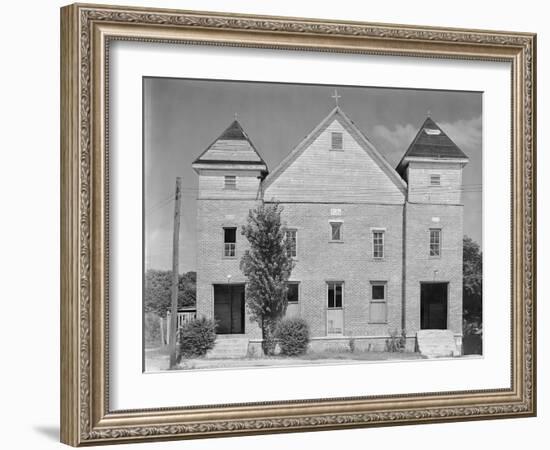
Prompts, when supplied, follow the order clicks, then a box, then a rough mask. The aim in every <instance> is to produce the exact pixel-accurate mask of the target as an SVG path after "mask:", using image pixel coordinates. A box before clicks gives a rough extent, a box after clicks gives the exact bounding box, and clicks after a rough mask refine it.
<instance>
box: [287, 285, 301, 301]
mask: <svg viewBox="0 0 550 450" xmlns="http://www.w3.org/2000/svg"><path fill="white" fill-rule="evenodd" d="M287 287H288V290H287V291H286V300H287V302H288V303H298V301H299V300H300V283H299V282H298V281H289V282H288V283H287Z"/></svg>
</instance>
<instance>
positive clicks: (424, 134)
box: [396, 116, 468, 176]
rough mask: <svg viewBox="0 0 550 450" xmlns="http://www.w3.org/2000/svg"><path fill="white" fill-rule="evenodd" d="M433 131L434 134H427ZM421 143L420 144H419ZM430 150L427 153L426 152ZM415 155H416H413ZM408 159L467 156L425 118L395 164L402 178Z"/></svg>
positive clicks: (437, 126)
mask: <svg viewBox="0 0 550 450" xmlns="http://www.w3.org/2000/svg"><path fill="white" fill-rule="evenodd" d="M427 130H430V131H435V132H431V133H430V132H428V131H427ZM421 141H422V142H421ZM436 148H439V149H446V150H445V152H436V151H435V149H436ZM427 149H430V151H429V152H427V151H426V150H427ZM415 153H416V154H415ZM409 157H425V158H434V159H443V158H447V159H464V158H466V159H467V158H468V156H467V155H466V154H465V153H464V152H463V151H462V150H461V149H460V147H458V145H456V143H455V142H454V141H453V140H452V139H451V138H450V137H449V135H448V134H447V133H445V131H444V130H443V129H442V128H441V127H440V126H439V124H438V123H437V122H436V121H435V120H433V119H432V118H431V116H428V117H426V119H425V120H424V122H423V123H422V125H421V126H420V128H419V129H418V132H417V133H416V135H415V137H414V139H413V140H412V142H411V143H410V144H409V146H408V147H407V150H406V151H405V153H404V154H403V156H402V157H401V160H400V161H399V163H398V164H397V167H396V170H397V172H398V173H399V174H400V175H401V176H403V170H404V168H405V166H406V162H405V159H406V158H409Z"/></svg>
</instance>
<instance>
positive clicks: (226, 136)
mask: <svg viewBox="0 0 550 450" xmlns="http://www.w3.org/2000/svg"><path fill="white" fill-rule="evenodd" d="M193 164H225V165H227V164H239V165H243V164H244V165H247V164H254V165H264V166H266V169H267V165H266V164H265V162H264V160H263V159H262V157H261V156H260V154H259V153H258V150H256V147H254V144H253V143H252V141H251V140H250V138H249V137H248V135H247V134H246V133H245V131H244V130H243V128H242V126H241V124H240V123H239V122H238V121H237V120H234V121H233V122H232V123H231V125H229V127H227V128H226V130H225V131H224V132H223V133H222V134H221V135H220V136H219V137H218V138H217V139H216V140H215V141H214V142H212V143H211V144H210V145H209V146H208V147H207V148H206V150H205V151H204V152H202V153H201V155H200V156H199V157H198V158H197V159H196V160H195V161H194V162H193Z"/></svg>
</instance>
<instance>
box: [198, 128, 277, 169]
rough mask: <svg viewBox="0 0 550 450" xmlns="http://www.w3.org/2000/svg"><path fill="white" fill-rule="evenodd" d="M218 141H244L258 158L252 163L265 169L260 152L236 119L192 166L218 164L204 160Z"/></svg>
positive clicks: (236, 161)
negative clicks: (261, 165) (209, 163)
mask: <svg viewBox="0 0 550 450" xmlns="http://www.w3.org/2000/svg"><path fill="white" fill-rule="evenodd" d="M219 141H246V142H247V143H248V144H249V145H250V148H251V149H252V151H253V152H254V154H255V155H256V156H257V157H258V159H259V161H254V162H255V163H257V164H263V165H264V166H266V168H267V164H266V163H265V161H264V159H263V158H262V155H260V152H259V151H258V149H257V148H256V146H255V145H254V143H253V142H252V139H251V138H250V137H249V136H248V134H247V133H246V131H245V130H244V128H243V126H242V124H241V123H240V122H239V120H238V119H237V118H235V119H233V121H232V122H231V123H230V124H229V126H228V127H227V128H226V129H225V130H224V131H223V132H222V133H221V134H220V135H219V136H218V137H217V138H215V139H214V140H213V141H212V142H211V143H210V144H209V145H208V146H207V147H206V149H205V150H204V151H203V152H202V153H201V154H200V155H199V156H198V157H197V158H196V159H195V160H194V161H193V164H198V163H204V162H206V163H208V162H213V161H215V162H219V160H216V159H214V160H211V159H206V158H204V156H205V155H206V154H207V153H208V152H209V151H210V150H212V149H213V147H214V146H215V145H216V143H218V142H219ZM243 161H247V160H246V159H245V160H235V161H234V162H235V163H238V162H243Z"/></svg>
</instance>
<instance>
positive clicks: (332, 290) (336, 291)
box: [327, 281, 344, 309]
mask: <svg viewBox="0 0 550 450" xmlns="http://www.w3.org/2000/svg"><path fill="white" fill-rule="evenodd" d="M343 299H344V283H343V282H341V281H328V282H327V308H328V309H338V308H342V305H343Z"/></svg>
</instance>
